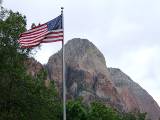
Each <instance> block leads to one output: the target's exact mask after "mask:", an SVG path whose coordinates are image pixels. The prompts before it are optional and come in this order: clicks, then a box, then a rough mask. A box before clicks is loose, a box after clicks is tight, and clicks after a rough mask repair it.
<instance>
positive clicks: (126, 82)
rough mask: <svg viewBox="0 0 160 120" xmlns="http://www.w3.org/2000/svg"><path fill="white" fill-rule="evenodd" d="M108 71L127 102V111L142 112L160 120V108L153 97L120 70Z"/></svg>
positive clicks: (112, 69)
mask: <svg viewBox="0 0 160 120" xmlns="http://www.w3.org/2000/svg"><path fill="white" fill-rule="evenodd" d="M108 70H109V72H110V74H111V79H112V81H113V82H114V85H115V86H116V88H117V90H118V93H119V94H120V95H121V96H122V99H123V100H124V101H125V104H126V107H127V110H128V111H134V110H140V112H147V113H148V117H151V118H152V119H153V120H158V118H159V117H160V108H159V106H158V104H157V103H156V102H155V101H154V99H153V98H152V96H150V95H149V94H148V93H147V91H145V90H144V89H143V88H142V87H141V86H139V85H138V84H137V83H135V82H134V81H133V80H131V79H130V78H129V77H128V76H127V75H126V74H125V73H123V72H122V71H121V70H120V69H116V68H108Z"/></svg>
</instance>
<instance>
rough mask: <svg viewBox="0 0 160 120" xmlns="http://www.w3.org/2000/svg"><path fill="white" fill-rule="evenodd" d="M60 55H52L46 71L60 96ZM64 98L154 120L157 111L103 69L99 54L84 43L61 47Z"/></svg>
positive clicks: (141, 93)
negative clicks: (105, 106)
mask: <svg viewBox="0 0 160 120" xmlns="http://www.w3.org/2000/svg"><path fill="white" fill-rule="evenodd" d="M61 53H62V51H61V50H60V51H59V52H57V53H56V54H54V55H52V56H51V57H50V58H49V60H48V63H47V65H46V68H47V70H48V76H49V78H50V79H51V80H54V81H55V83H56V87H57V89H58V91H59V93H60V95H61V93H62V76H61V73H62V61H61V58H62V54H61ZM65 64H66V69H65V70H66V73H65V77H66V86H67V98H68V99H75V98H77V97H80V96H81V97H83V99H84V102H86V103H90V102H91V101H94V100H99V101H101V102H104V103H105V104H106V105H111V106H112V107H115V108H117V109H118V110H120V111H125V112H128V111H134V110H140V111H141V112H147V113H148V117H151V118H152V120H158V117H159V116H160V108H159V107H158V105H157V103H156V102H155V101H154V100H153V98H152V97H151V96H150V95H149V94H148V93H147V92H146V91H145V90H143V89H142V88H141V87H140V86H139V85H138V84H136V83H134V82H133V81H132V80H131V79H130V78H129V77H128V76H126V75H125V74H124V73H122V72H121V71H120V70H117V69H113V68H110V69H107V66H106V62H105V58H104V56H103V54H102V53H101V52H100V51H99V50H98V49H97V48H96V46H95V45H93V44H92V43H91V42H89V41H88V40H86V39H80V38H75V39H72V40H70V41H69V42H68V43H67V44H66V45H65Z"/></svg>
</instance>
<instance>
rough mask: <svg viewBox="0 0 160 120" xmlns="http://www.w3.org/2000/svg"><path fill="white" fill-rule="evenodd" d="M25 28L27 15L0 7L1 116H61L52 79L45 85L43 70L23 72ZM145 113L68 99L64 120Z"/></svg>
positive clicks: (41, 119)
mask: <svg viewBox="0 0 160 120" xmlns="http://www.w3.org/2000/svg"><path fill="white" fill-rule="evenodd" d="M25 30H26V17H25V16H23V15H21V14H20V13H18V12H16V13H15V12H13V11H8V10H5V9H4V8H1V11H0V120H60V119H62V103H61V101H60V98H59V97H58V95H57V92H56V89H55V87H54V83H53V82H51V83H50V85H49V86H48V87H45V85H44V78H45V77H46V76H45V75H46V74H45V71H43V70H42V71H41V72H40V73H39V74H38V75H37V76H36V77H31V76H30V75H28V74H27V73H26V66H25V64H24V61H25V60H26V59H27V58H28V57H29V53H30V52H31V50H30V49H21V48H20V47H19V44H18V43H17V40H18V38H19V37H18V36H19V34H20V33H22V32H24V31H25ZM145 116H146V114H144V113H139V112H137V113H123V114H122V113H118V112H117V111H116V110H114V109H112V108H111V107H106V106H105V105H104V104H102V103H99V102H93V103H92V104H90V105H86V104H85V103H83V102H82V100H70V101H68V102H67V120H144V119H145Z"/></svg>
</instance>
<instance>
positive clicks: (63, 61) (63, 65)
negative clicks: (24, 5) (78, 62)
mask: <svg viewBox="0 0 160 120" xmlns="http://www.w3.org/2000/svg"><path fill="white" fill-rule="evenodd" d="M63 9H64V8H63V7H61V15H62V27H63V40H62V80H63V120H66V80H65V60H64V17H63Z"/></svg>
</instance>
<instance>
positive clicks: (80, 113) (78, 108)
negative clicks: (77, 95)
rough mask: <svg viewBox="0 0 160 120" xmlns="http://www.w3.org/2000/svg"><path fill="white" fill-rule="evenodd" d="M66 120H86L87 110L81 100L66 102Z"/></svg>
mask: <svg viewBox="0 0 160 120" xmlns="http://www.w3.org/2000/svg"><path fill="white" fill-rule="evenodd" d="M67 119H68V120H86V119H87V108H86V107H85V105H84V104H83V103H82V101H81V100H70V101H68V102H67Z"/></svg>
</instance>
